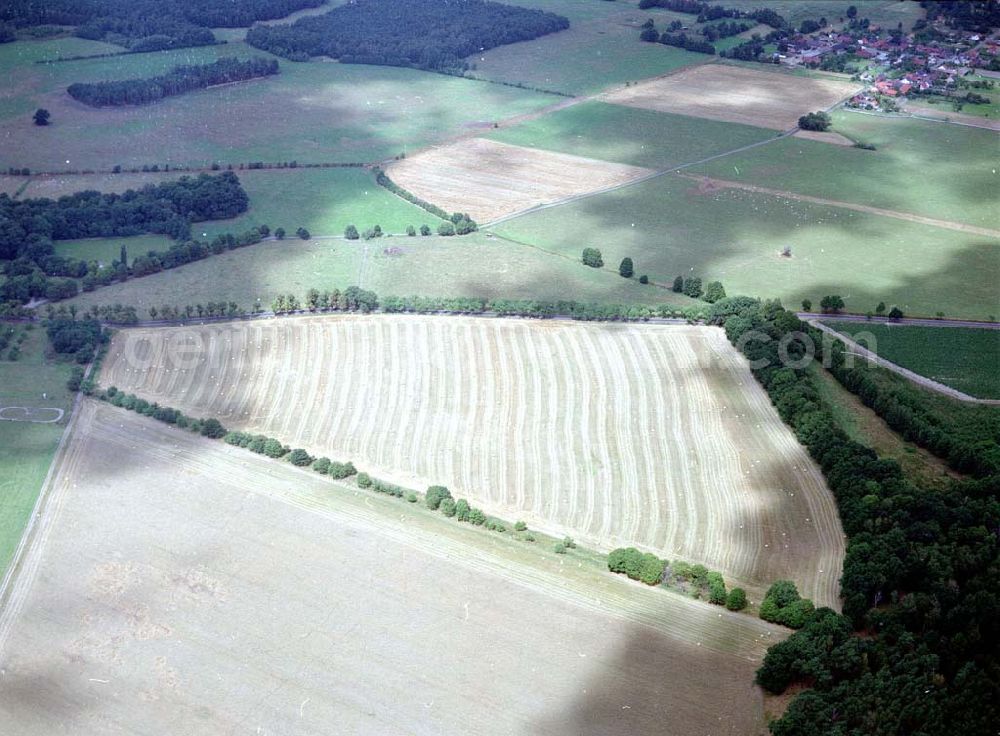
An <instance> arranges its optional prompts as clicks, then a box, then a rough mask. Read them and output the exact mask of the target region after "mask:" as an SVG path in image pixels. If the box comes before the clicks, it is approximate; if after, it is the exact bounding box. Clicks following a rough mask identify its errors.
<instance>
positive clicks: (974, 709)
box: [712, 297, 1000, 736]
mask: <svg viewBox="0 0 1000 736" xmlns="http://www.w3.org/2000/svg"><path fill="white" fill-rule="evenodd" d="M712 311H713V314H712V321H713V322H714V323H716V324H722V325H723V326H724V328H725V331H726V335H727V336H728V338H729V339H730V341H732V342H733V343H734V344H739V345H742V349H743V352H744V353H745V354H746V356H747V357H748V358H749V359H750V360H751V361H754V362H758V361H759V363H758V364H759V365H762V366H763V367H759V368H755V369H754V376H755V378H756V379H757V380H758V381H759V382H760V383H761V385H762V386H763V387H764V388H765V389H766V390H767V392H768V394H769V395H770V397H771V400H772V402H773V403H774V405H775V407H776V408H777V410H778V412H779V414H780V415H781V417H782V419H783V420H784V421H785V422H787V423H788V424H789V425H790V426H791V428H792V429H793V431H794V432H795V433H796V436H797V437H798V438H799V441H801V442H802V443H803V444H804V445H805V446H806V447H807V449H808V450H809V453H810V454H811V455H812V457H813V458H814V459H815V460H816V462H817V463H818V464H819V466H820V468H821V469H822V471H823V473H824V475H825V477H826V480H827V484H828V485H829V487H830V490H831V491H832V492H833V494H834V496H835V498H836V500H837V505H838V508H839V511H840V517H841V521H842V523H843V527H844V531H845V533H846V534H847V537H848V544H847V550H846V557H845V560H844V569H843V575H842V577H841V580H840V584H841V591H842V596H843V615H841V614H838V613H837V612H835V611H832V610H830V609H827V608H820V609H818V610H816V611H813V612H811V613H810V612H809V611H808V610H800V609H805V608H807V607H806V606H805V604H797V603H796V602H795V598H794V596H793V595H792V591H791V590H790V589H788V588H783V589H779V590H777V591H773V593H774V594H773V595H772V596H771V597H772V601H773V603H774V609H773V610H772V611H771V613H772V614H773V615H774V616H780V617H786V616H792V618H793V620H796V622H797V620H798V619H799V618H801V620H802V623H803V627H802V629H801V630H800V631H798V632H796V633H795V634H793V635H792V636H791V637H790V638H789V639H788V640H786V641H785V642H782V643H780V644H777V645H775V646H773V647H772V648H771V649H770V650H769V651H768V653H767V656H766V657H765V659H764V663H763V665H762V667H761V668H760V670H759V671H758V674H757V679H758V682H759V683H760V684H761V685H762V686H763V687H765V688H766V689H768V690H770V691H771V692H775V693H780V692H783V691H784V689H785V688H786V687H788V685H790V684H792V683H801V684H803V685H806V686H808V687H810V688H811V689H808V690H806V691H804V692H803V693H801V694H799V695H798V696H797V697H795V699H794V700H792V702H791V704H790V706H789V707H788V709H787V711H786V712H785V714H784V715H783V716H782V717H781V718H780V719H779V720H778V721H777V722H775V723H774V724H773V725H772V732H773V733H775V734H777V735H779V736H806V735H807V734H808V735H809V736H833V735H834V734H837V735H840V734H844V733H862V732H863V733H872V732H874V733H926V734H946V733H947V734H950V733H984V734H985V733H989V731H990V729H992V728H993V727H994V725H995V723H996V719H997V715H998V714H997V707H996V702H997V701H996V700H995V699H993V698H992V696H991V695H989V694H990V693H993V692H995V690H996V673H997V672H998V667H1000V661H998V657H997V654H998V652H1000V627H998V626H997V621H998V620H1000V594H998V593H997V591H996V580H998V579H1000V554H998V553H1000V540H998V535H997V530H998V529H1000V502H998V498H1000V476H998V475H997V473H996V469H995V468H994V469H993V470H989V474H988V475H986V476H985V477H984V478H983V479H981V480H971V481H970V480H962V481H958V480H956V481H953V482H952V483H950V484H949V485H947V486H946V487H945V488H943V489H942V488H938V489H925V488H918V487H915V486H914V485H913V482H911V481H910V480H908V479H907V478H905V477H904V475H903V473H902V471H901V469H900V467H899V465H898V464H897V463H896V462H894V461H890V460H884V459H880V458H879V457H878V456H877V455H876V454H875V453H874V452H873V451H872V450H871V449H870V448H868V447H865V446H863V445H861V444H859V443H856V442H854V441H853V440H851V439H850V438H849V437H848V436H847V435H846V434H845V433H844V431H843V430H842V429H841V428H840V427H839V426H838V424H837V421H836V420H835V418H834V414H833V413H832V411H831V408H830V406H829V405H828V404H827V403H826V401H825V400H824V399H823V398H822V396H821V394H820V393H819V391H818V390H817V388H816V385H815V383H814V377H813V375H812V374H811V372H810V371H808V370H805V369H803V370H799V369H795V368H791V367H789V366H788V364H787V362H783V361H782V360H781V356H780V355H779V351H780V350H785V351H786V352H787V355H788V357H789V358H790V359H791V360H792V361H795V360H797V359H799V358H801V357H802V356H803V355H804V354H805V351H806V346H805V344H804V343H803V342H802V341H800V340H797V339H793V338H794V335H795V334H796V333H806V334H807V335H810V336H811V337H812V343H813V347H815V346H820V348H819V350H820V352H822V350H823V347H822V340H821V339H820V338H821V336H820V334H819V332H818V331H816V330H814V329H812V328H810V327H809V326H808V325H806V324H804V323H803V322H801V321H800V320H799V319H798V318H797V317H796V316H795V315H794V314H793V313H791V312H788V311H786V310H785V309H783V308H782V307H781V305H780V303H777V302H763V303H762V302H760V301H758V300H754V299H747V298H745V297H737V298H730V299H725V300H722V301H721V302H718V303H716V304H715V305H713V307H712ZM751 330H752V331H754V333H755V334H758V335H759V334H766V335H767V336H768V337H770V338H771V339H770V341H765V340H761V339H754V340H741V338H743V337H744V335H746V334H747V333H748V332H750V331H751ZM779 344H780V345H781V346H782V347H781V348H779ZM831 349H832V351H833V354H832V355H831V356H828V357H829V358H831V359H832V363H833V366H834V372H835V374H836V373H839V372H841V371H842V370H845V364H844V355H843V346H842V345H841V344H840V343H835V344H834V345H833V347H832V348H831ZM821 357H822V356H821ZM862 370H863V369H862ZM981 436H982V435H981ZM983 470H987V469H986V468H983ZM796 595H797V594H796ZM789 609H791V610H789ZM854 629H864V630H865V632H866V635H865V636H864V637H862V636H857V635H855V634H854V633H853V630H854Z"/></svg>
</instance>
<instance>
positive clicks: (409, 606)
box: [0, 400, 782, 736]
mask: <svg viewBox="0 0 1000 736" xmlns="http://www.w3.org/2000/svg"><path fill="white" fill-rule="evenodd" d="M179 478H182V479H183V482H178V479H179ZM48 498H49V501H48V503H50V504H51V505H52V507H53V508H54V509H57V510H58V513H52V514H47V515H46V516H44V517H43V519H42V526H41V527H40V530H39V533H38V534H37V535H36V536H35V537H34V538H33V543H32V544H31V545H30V546H29V549H28V553H27V555H26V556H25V558H24V564H23V569H24V571H25V572H24V573H23V574H22V576H21V577H20V578H19V583H18V585H17V586H16V587H15V588H14V589H13V590H12V591H10V595H9V597H8V598H7V601H6V605H5V607H4V609H3V613H2V614H0V661H2V665H3V668H4V673H5V675H4V678H5V686H4V692H3V695H2V696H0V729H2V730H3V731H4V732H5V733H18V734H24V736H51V734H55V733H67V734H68V733H88V734H95V736H96V735H100V734H112V733H121V732H123V731H124V732H127V731H134V730H140V731H141V730H143V728H145V727H146V725H147V724H149V723H171V724H174V726H175V727H176V728H178V729H181V730H183V731H184V732H187V733H192V734H206V735H207V734H218V733H225V732H230V731H233V730H235V731H240V730H243V729H245V728H247V727H249V728H250V729H251V730H257V729H258V728H259V729H260V730H261V732H262V733H264V732H267V733H280V732H285V730H286V729H287V727H288V725H289V724H295V725H294V727H295V730H296V731H301V732H309V733H313V732H316V733H318V732H323V731H324V730H327V729H328V728H329V727H330V724H331V723H335V724H337V728H338V729H343V730H344V731H351V732H368V731H377V732H382V733H388V732H400V731H406V732H409V733H420V734H435V733H451V732H462V733H470V732H474V733H477V734H494V733H496V734H500V733H512V732H513V733H530V732H539V733H547V734H578V733H581V732H585V731H588V730H590V729H599V730H600V731H601V732H602V733H630V734H653V733H656V734H671V735H673V736H682V735H686V734H690V733H716V734H723V735H725V736H743V735H744V734H747V733H756V732H758V731H759V730H760V729H761V728H762V727H763V722H762V721H763V718H762V704H761V696H760V693H759V691H758V690H756V689H754V688H752V687H750V686H749V685H748V683H749V682H750V680H751V678H752V675H753V670H754V668H755V667H756V666H757V664H758V663H759V662H760V660H761V657H762V655H763V650H764V648H765V647H766V646H767V645H768V644H769V643H773V642H775V641H779V640H780V639H781V638H782V633H781V632H780V630H776V629H775V627H774V626H771V625H768V624H766V623H765V622H762V621H760V620H759V619H755V618H752V617H749V616H746V615H742V614H733V613H729V612H726V611H721V612H720V611H719V609H718V607H715V606H710V605H708V604H706V603H704V602H701V601H695V600H692V599H689V598H686V597H683V596H679V595H672V594H670V593H666V592H664V591H658V590H652V589H648V588H644V587H643V586H641V585H638V584H635V583H631V582H630V581H628V580H626V579H624V578H622V577H620V576H615V575H610V574H608V573H607V571H606V569H605V570H601V569H600V568H599V567H597V566H595V565H593V564H591V563H590V561H589V560H588V558H587V557H586V556H585V555H584V554H582V553H581V554H579V555H578V554H577V551H573V552H572V553H571V554H570V555H567V556H561V555H555V554H553V553H552V551H551V548H550V547H547V548H544V549H543V548H542V547H541V545H540V544H530V543H527V542H514V541H509V540H505V539H503V538H502V537H499V536H498V535H495V534H491V533H487V532H484V531H483V530H480V529H477V528H473V527H471V526H470V525H468V524H459V523H454V522H449V521H447V520H444V519H443V518H442V517H441V516H440V515H437V514H433V512H430V511H428V510H427V509H424V508H422V505H420V504H415V505H409V504H407V505H406V508H405V509H401V508H400V506H399V505H398V504H399V503H401V502H400V501H397V500H395V499H389V498H387V497H385V496H379V495H377V494H371V493H367V492H364V491H359V490H358V489H357V488H355V487H353V486H344V485H340V484H336V483H334V482H332V481H330V480H328V479H325V478H322V477H320V476H318V475H317V474H315V473H312V472H311V471H308V470H299V469H295V468H293V467H291V466H290V465H288V464H279V463H276V462H274V461H273V460H269V459H266V458H263V457H260V456H255V455H253V454H252V453H249V452H247V451H245V450H241V449H238V448H234V447H230V446H228V445H225V444H224V443H219V442H212V441H209V440H205V439H202V438H198V437H196V436H194V435H191V434H190V433H186V432H183V431H181V430H178V429H176V428H172V427H169V426H167V425H164V424H161V423H158V422H155V421H154V420H151V419H147V418H145V417H141V416H138V415H136V414H133V413H130V412H125V411H122V410H119V409H115V408H114V407H111V406H108V405H103V404H99V403H98V402H94V401H90V400H86V401H84V402H83V404H82V406H81V413H80V415H79V417H78V419H77V430H76V431H74V432H73V434H72V436H71V440H70V442H69V444H68V446H67V448H66V453H65V455H64V457H63V459H62V461H61V462H60V463H59V465H58V468H57V471H56V473H55V475H54V477H53V480H52V483H51V485H50V491H49V496H48ZM401 512H402V513H401ZM331 581H336V584H335V585H334V586H333V589H331ZM275 600H280V601H281V602H282V603H281V606H279V607H277V608H275V606H274V601H275ZM428 672H433V673H434V674H433V675H429V674H428ZM487 682H489V687H488V688H485V687H484V684H485V683H487ZM664 683H667V686H666V687H665V686H664ZM262 694H264V695H265V696H266V697H264V696H262ZM706 703H713V705H712V706H711V707H706V705H705V704H706ZM459 704H460V705H461V706H462V707H459ZM470 709H471V710H472V711H474V713H475V716H474V717H472V716H470Z"/></svg>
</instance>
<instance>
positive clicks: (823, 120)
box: [799, 110, 833, 131]
mask: <svg viewBox="0 0 1000 736" xmlns="http://www.w3.org/2000/svg"><path fill="white" fill-rule="evenodd" d="M832 122H833V121H832V120H831V119H830V116H829V115H827V114H826V113H825V112H823V111H821V110H820V111H817V112H810V113H806V114H805V115H803V116H802V117H800V118H799V127H800V128H802V130H818V131H823V130H826V129H827V128H829V127H830V123H832Z"/></svg>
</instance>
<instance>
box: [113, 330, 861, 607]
mask: <svg viewBox="0 0 1000 736" xmlns="http://www.w3.org/2000/svg"><path fill="white" fill-rule="evenodd" d="M102 383H103V384H104V385H106V386H110V385H114V386H117V387H118V388H119V389H120V390H124V391H129V392H134V393H136V394H138V395H139V396H142V397H143V398H146V399H148V400H151V401H157V402H159V403H160V404H162V405H167V406H172V407H175V408H178V409H181V410H182V411H184V412H185V413H187V414H189V415H191V416H203V417H216V418H218V419H219V420H220V421H221V422H222V423H223V424H225V425H226V426H228V427H229V428H231V429H245V430H252V431H258V432H262V433H265V434H268V435H270V436H273V437H277V438H278V439H280V440H281V441H282V442H285V443H287V444H289V445H291V446H292V447H303V448H305V449H307V450H309V451H310V453H312V454H314V455H327V456H329V457H331V458H333V459H337V460H352V461H353V462H354V463H355V464H356V465H358V467H359V468H361V469H362V470H366V471H369V472H371V473H372V474H374V475H376V476H381V477H383V478H385V479H386V480H391V481H395V482H397V483H400V484H401V485H407V486H410V487H417V488H423V487H426V486H427V485H430V484H434V483H441V484H444V485H446V486H448V487H449V488H451V489H452V491H453V492H454V493H456V495H461V496H467V497H468V498H469V499H470V500H471V501H472V502H474V503H475V504H476V505H478V506H481V507H482V508H483V509H484V510H486V511H487V512H488V513H493V514H496V515H498V516H501V517H503V518H507V519H511V520H513V519H518V518H523V519H525V520H526V521H527V522H528V523H529V524H530V525H531V526H532V527H533V528H538V529H540V530H543V531H549V532H551V533H553V534H558V535H561V534H570V535H572V536H574V537H576V538H578V539H581V540H582V541H584V542H585V543H586V544H587V545H590V546H596V547H598V548H602V549H608V548H611V547H617V546H623V545H628V544H636V545H639V546H642V547H644V548H646V549H649V550H652V551H656V552H658V553H659V554H660V555H661V556H664V557H667V558H669V559H683V560H688V561H692V562H701V563H704V564H705V565H707V566H708V567H709V568H711V569H715V570H719V571H720V572H722V573H723V574H724V575H725V576H726V578H727V580H729V581H730V582H731V584H734V585H736V584H738V585H742V586H743V587H746V588H748V589H749V590H750V591H751V595H752V596H753V595H754V594H758V593H760V592H761V591H762V590H763V589H764V588H766V587H767V586H768V585H769V584H770V583H772V582H774V581H775V580H777V579H782V578H788V579H792V580H794V581H795V582H796V583H797V584H798V585H799V588H800V590H801V591H802V593H803V595H805V596H808V597H810V598H813V599H814V600H815V601H816V602H817V604H821V605H831V606H837V605H838V596H837V578H838V574H839V570H840V566H841V561H842V557H843V550H844V541H843V533H842V531H841V527H840V522H839V519H838V517H837V512H836V507H835V505H834V500H833V498H832V496H831V495H830V493H829V491H828V490H827V489H826V486H825V485H824V482H823V479H822V476H821V474H820V472H819V470H818V469H817V468H816V467H815V465H814V464H813V463H812V462H811V460H810V459H809V456H808V455H807V454H806V452H805V450H804V449H803V448H802V447H801V446H800V445H799V444H798V442H797V441H796V439H795V437H794V435H793V434H792V432H791V431H790V430H789V429H788V428H787V427H786V426H785V425H784V424H783V423H782V421H781V419H780V418H779V416H778V415H777V413H776V412H775V411H774V409H773V407H772V406H771V403H770V401H769V400H768V397H767V394H766V393H764V391H763V389H761V388H760V386H759V385H758V384H757V383H756V381H755V380H754V378H753V376H752V375H751V373H750V370H749V368H748V366H747V363H746V361H745V360H744V359H743V357H742V356H740V355H739V354H738V353H737V352H736V351H735V350H734V349H733V348H732V347H731V346H730V345H729V343H728V342H727V341H726V339H725V336H724V334H723V333H722V331H721V330H719V329H717V328H707V327H683V326H661V325H640V324H629V325H621V324H593V323H592V324H584V323H573V322H561V321H560V322H549V321H527V320H516V319H483V318H460V317H455V318H448V317H427V316H409V315H403V316H383V315H377V316H367V317H362V316H359V317H351V316H347V317H345V316H326V317H317V318H302V319H281V320H274V321H266V322H265V321H257V322H252V323H236V324H227V325H214V326H200V327H190V328H186V327H185V328H152V329H135V330H124V331H121V332H120V333H119V334H118V335H117V336H116V337H115V340H114V342H113V344H112V346H111V349H110V351H109V353H108V357H107V359H106V361H105V365H104V372H103V375H102Z"/></svg>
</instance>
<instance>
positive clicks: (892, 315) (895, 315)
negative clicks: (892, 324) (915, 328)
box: [889, 305, 903, 320]
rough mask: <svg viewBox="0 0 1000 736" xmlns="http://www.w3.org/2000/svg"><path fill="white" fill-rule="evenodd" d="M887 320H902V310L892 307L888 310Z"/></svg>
mask: <svg viewBox="0 0 1000 736" xmlns="http://www.w3.org/2000/svg"><path fill="white" fill-rule="evenodd" d="M889 319H893V320H898V319H903V310H902V309H900V308H899V307H897V306H895V305H893V307H892V309H890V310H889Z"/></svg>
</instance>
